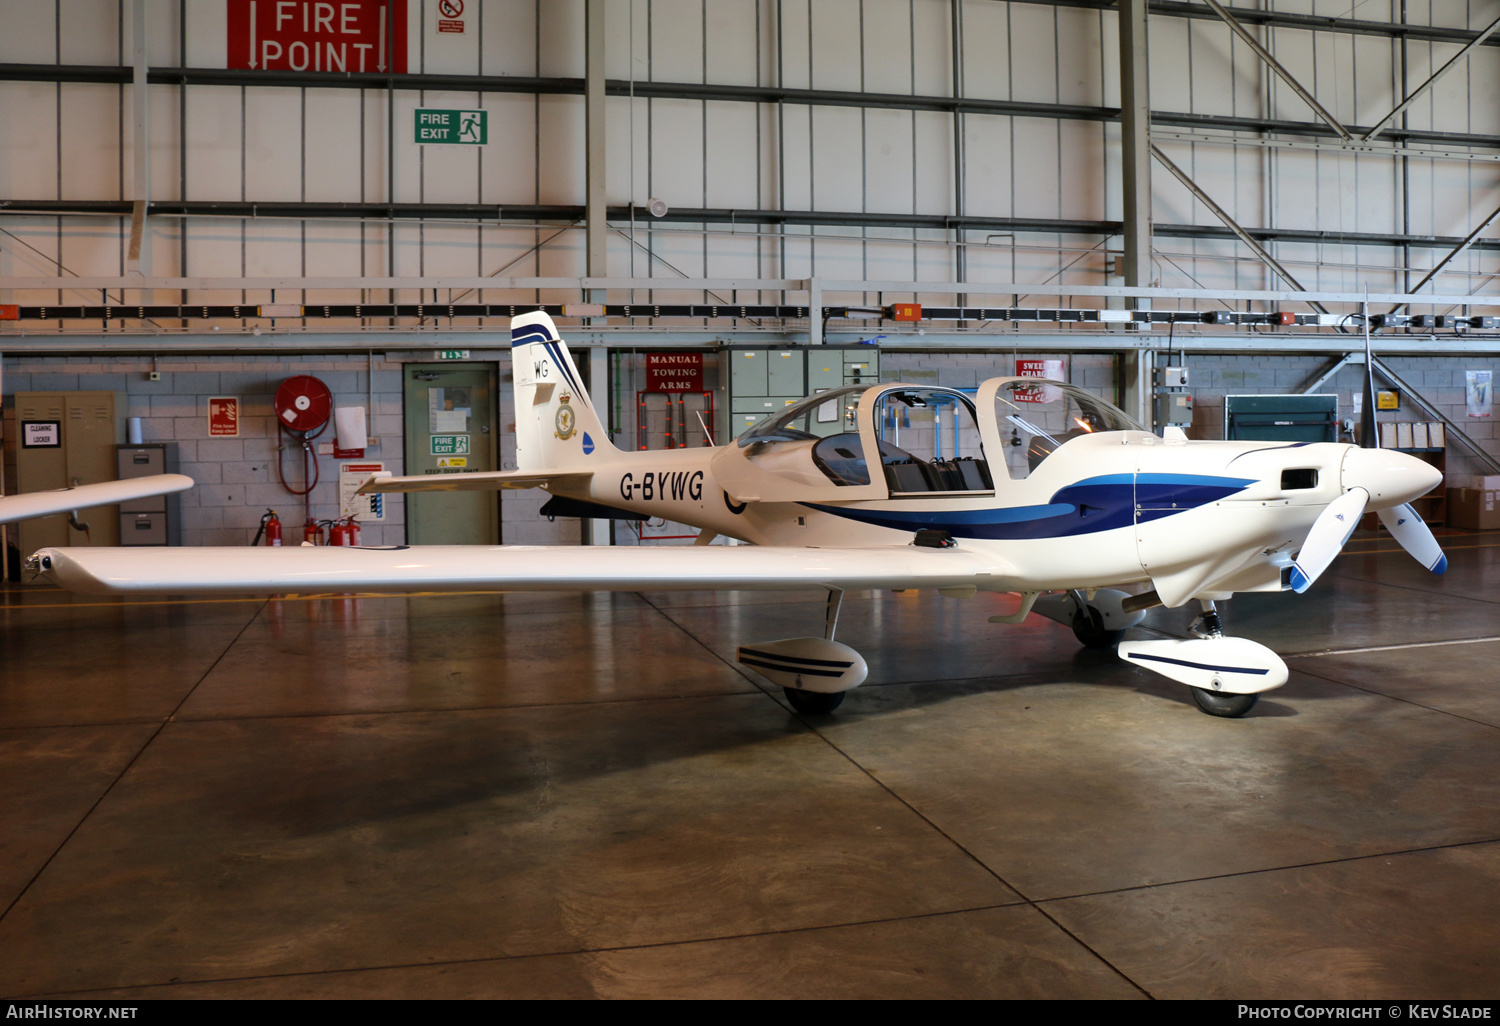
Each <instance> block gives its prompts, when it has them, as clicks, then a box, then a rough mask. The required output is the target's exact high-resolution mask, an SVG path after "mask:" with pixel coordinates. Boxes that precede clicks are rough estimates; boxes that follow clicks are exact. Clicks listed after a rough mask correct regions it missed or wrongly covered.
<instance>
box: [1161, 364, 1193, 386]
mask: <svg viewBox="0 0 1500 1026" xmlns="http://www.w3.org/2000/svg"><path fill="white" fill-rule="evenodd" d="M1156 383H1157V385H1159V386H1160V387H1162V388H1187V387H1188V371H1187V368H1186V367H1158V368H1156Z"/></svg>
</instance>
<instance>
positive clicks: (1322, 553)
mask: <svg viewBox="0 0 1500 1026" xmlns="http://www.w3.org/2000/svg"><path fill="white" fill-rule="evenodd" d="M1369 501H1370V493H1369V492H1367V491H1365V490H1364V489H1363V488H1351V489H1349V490H1348V491H1347V492H1345V493H1344V494H1343V495H1340V496H1339V497H1338V498H1337V499H1334V500H1333V501H1332V502H1330V503H1329V504H1328V505H1327V506H1326V507H1325V508H1324V510H1323V512H1321V513H1319V514H1318V519H1317V520H1315V521H1313V525H1312V530H1310V531H1308V532H1307V538H1306V539H1305V540H1304V541H1303V542H1302V551H1301V552H1299V553H1297V561H1296V562H1295V563H1293V564H1292V581H1291V584H1292V590H1293V591H1295V592H1296V593H1297V594H1298V595H1301V594H1302V593H1303V592H1304V591H1306V590H1307V589H1308V588H1311V587H1312V586H1313V582H1314V581H1316V580H1317V579H1318V577H1319V576H1320V575H1321V574H1322V573H1323V571H1324V570H1327V569H1328V564H1329V563H1332V562H1333V557H1334V556H1337V555H1338V554H1339V551H1340V550H1341V549H1342V548H1343V547H1344V543H1345V542H1346V541H1348V540H1349V536H1350V535H1351V534H1353V533H1354V529H1355V528H1356V527H1358V526H1359V518H1360V517H1361V516H1363V515H1364V512H1365V504H1366V503H1368V502H1369Z"/></svg>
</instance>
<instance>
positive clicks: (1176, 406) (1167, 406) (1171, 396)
mask: <svg viewBox="0 0 1500 1026" xmlns="http://www.w3.org/2000/svg"><path fill="white" fill-rule="evenodd" d="M1154 399H1155V402H1154V410H1153V416H1152V419H1153V420H1154V421H1155V422H1156V423H1157V424H1176V425H1178V426H1186V425H1189V424H1191V423H1192V422H1193V397H1192V396H1191V395H1189V394H1188V393H1187V392H1158V393H1157V394H1156V396H1155V397H1154Z"/></svg>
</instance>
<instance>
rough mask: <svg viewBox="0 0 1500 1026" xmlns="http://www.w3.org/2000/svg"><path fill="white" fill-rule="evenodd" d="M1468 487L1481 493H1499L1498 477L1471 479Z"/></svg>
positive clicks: (1499, 479)
mask: <svg viewBox="0 0 1500 1026" xmlns="http://www.w3.org/2000/svg"><path fill="white" fill-rule="evenodd" d="M1468 487H1470V488H1477V489H1479V490H1480V491H1482V492H1500V475H1494V474H1492V475H1490V476H1489V477H1471V478H1469V484H1468Z"/></svg>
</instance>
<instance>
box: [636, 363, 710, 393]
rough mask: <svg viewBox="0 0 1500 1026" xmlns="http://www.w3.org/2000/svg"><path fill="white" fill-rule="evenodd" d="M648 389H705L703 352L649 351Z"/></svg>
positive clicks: (688, 390)
mask: <svg viewBox="0 0 1500 1026" xmlns="http://www.w3.org/2000/svg"><path fill="white" fill-rule="evenodd" d="M646 391H648V392H701V391H703V354H702V353H647V354H646Z"/></svg>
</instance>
